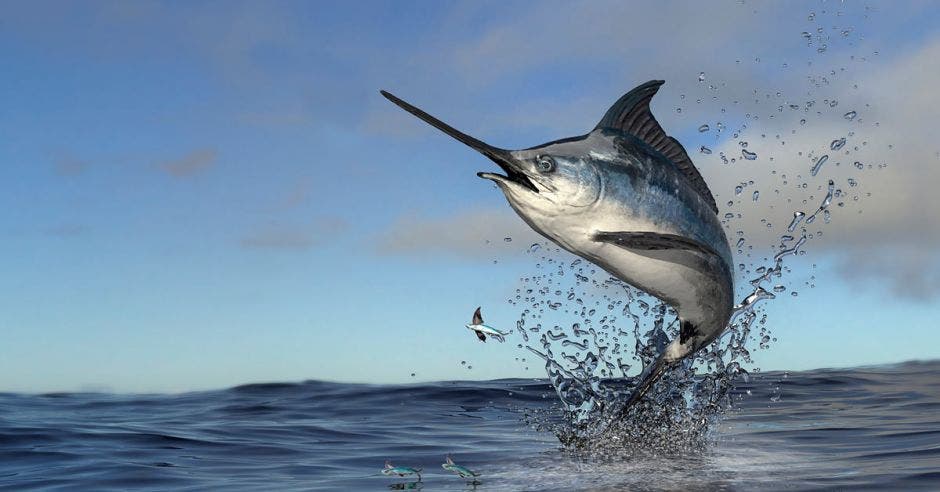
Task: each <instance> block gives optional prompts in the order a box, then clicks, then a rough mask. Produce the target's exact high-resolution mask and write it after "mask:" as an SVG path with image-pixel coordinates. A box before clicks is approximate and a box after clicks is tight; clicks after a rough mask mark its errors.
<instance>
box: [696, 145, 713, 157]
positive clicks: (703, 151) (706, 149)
mask: <svg viewBox="0 0 940 492" xmlns="http://www.w3.org/2000/svg"><path fill="white" fill-rule="evenodd" d="M698 151H699V152H701V153H703V154H705V155H708V154H711V153H712V149H709V148H708V147H706V146H704V145H703V146H702V147H701V148H699V149H698Z"/></svg>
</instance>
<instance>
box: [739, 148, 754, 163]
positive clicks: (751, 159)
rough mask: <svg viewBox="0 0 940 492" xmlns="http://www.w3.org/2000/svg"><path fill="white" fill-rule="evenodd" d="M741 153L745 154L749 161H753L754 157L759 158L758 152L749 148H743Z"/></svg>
mask: <svg viewBox="0 0 940 492" xmlns="http://www.w3.org/2000/svg"><path fill="white" fill-rule="evenodd" d="M741 155H743V156H744V158H745V159H747V160H749V161H753V160H754V159H757V154H755V153H754V152H751V151H750V150H747V149H741Z"/></svg>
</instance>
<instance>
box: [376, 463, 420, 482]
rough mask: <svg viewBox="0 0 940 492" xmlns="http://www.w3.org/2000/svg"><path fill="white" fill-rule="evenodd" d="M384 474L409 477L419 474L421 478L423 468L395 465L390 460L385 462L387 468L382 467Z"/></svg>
mask: <svg viewBox="0 0 940 492" xmlns="http://www.w3.org/2000/svg"><path fill="white" fill-rule="evenodd" d="M382 475H387V476H390V477H391V476H398V477H407V476H410V475H417V476H418V480H421V468H412V467H410V466H393V465H392V463H391V462H390V461H386V462H385V468H383V469H382Z"/></svg>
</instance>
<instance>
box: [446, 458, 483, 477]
mask: <svg viewBox="0 0 940 492" xmlns="http://www.w3.org/2000/svg"><path fill="white" fill-rule="evenodd" d="M441 468H443V469H445V470H447V471H449V472H454V473H456V474H457V475H458V476H460V478H473V477H479V476H480V474H479V473H477V472H475V471H473V470H470V469H469V468H467V467H465V466H460V465H458V464H456V463H454V460H453V459H451V457H450V456H448V457H447V459H446V460H445V462H444V463H443V464H442V465H441Z"/></svg>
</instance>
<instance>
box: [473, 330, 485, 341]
mask: <svg viewBox="0 0 940 492" xmlns="http://www.w3.org/2000/svg"><path fill="white" fill-rule="evenodd" d="M474 333H476V334H477V338H479V339H480V341H481V342H486V335H484V334H483V332H482V331H474Z"/></svg>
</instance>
